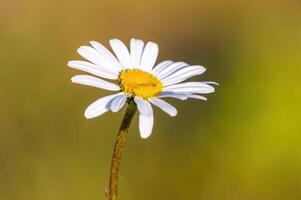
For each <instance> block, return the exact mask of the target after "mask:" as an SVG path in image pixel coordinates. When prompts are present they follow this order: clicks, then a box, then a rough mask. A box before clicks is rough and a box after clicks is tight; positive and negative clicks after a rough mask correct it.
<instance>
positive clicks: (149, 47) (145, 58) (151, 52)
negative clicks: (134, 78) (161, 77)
mask: <svg viewBox="0 0 301 200" xmlns="http://www.w3.org/2000/svg"><path fill="white" fill-rule="evenodd" d="M158 53H159V47H158V45H157V44H156V43H154V42H148V43H147V44H146V46H145V48H144V51H143V54H142V58H141V69H142V70H144V71H147V72H150V71H151V70H152V68H153V66H154V65H155V63H156V60H157V57H158Z"/></svg>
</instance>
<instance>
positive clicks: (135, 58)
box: [130, 38, 144, 69]
mask: <svg viewBox="0 0 301 200" xmlns="http://www.w3.org/2000/svg"><path fill="white" fill-rule="evenodd" d="M130 46H131V58H132V63H133V67H134V68H137V69H139V68H140V61H141V57H142V53H143V48H144V42H143V41H142V40H138V39H134V38H133V39H131V44H130Z"/></svg>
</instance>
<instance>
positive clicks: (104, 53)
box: [90, 41, 124, 71]
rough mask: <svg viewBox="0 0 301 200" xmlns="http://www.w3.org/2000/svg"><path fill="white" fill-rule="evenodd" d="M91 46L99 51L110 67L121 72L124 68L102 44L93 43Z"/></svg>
mask: <svg viewBox="0 0 301 200" xmlns="http://www.w3.org/2000/svg"><path fill="white" fill-rule="evenodd" d="M90 44H91V45H92V46H93V47H94V48H95V49H96V50H97V51H98V53H99V54H100V55H101V56H102V57H103V59H104V60H103V62H105V63H107V65H108V66H110V67H112V68H114V69H115V70H117V71H121V70H123V69H124V68H123V67H122V65H121V64H120V63H119V62H118V60H117V59H116V58H115V56H114V55H113V54H112V53H111V52H110V51H109V50H108V49H107V48H106V47H104V46H103V45H102V44H100V43H99V42H96V41H91V42H90Z"/></svg>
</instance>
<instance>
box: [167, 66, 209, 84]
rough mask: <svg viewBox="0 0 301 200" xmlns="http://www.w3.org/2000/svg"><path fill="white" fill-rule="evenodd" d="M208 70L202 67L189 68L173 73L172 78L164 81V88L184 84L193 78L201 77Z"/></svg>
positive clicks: (169, 77)
mask: <svg viewBox="0 0 301 200" xmlns="http://www.w3.org/2000/svg"><path fill="white" fill-rule="evenodd" d="M205 71H206V69H205V68H204V67H202V66H189V67H185V68H183V69H180V70H179V71H177V72H175V73H173V74H172V75H171V76H168V77H166V78H165V79H163V80H162V83H163V85H164V86H168V85H171V84H175V83H179V82H182V81H184V80H186V79H188V78H190V77H192V76H196V75H200V74H202V73H204V72H205Z"/></svg>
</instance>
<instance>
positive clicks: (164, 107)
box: [149, 98, 177, 117]
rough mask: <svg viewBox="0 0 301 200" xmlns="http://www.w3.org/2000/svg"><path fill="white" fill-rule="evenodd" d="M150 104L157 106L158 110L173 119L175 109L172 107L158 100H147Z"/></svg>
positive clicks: (175, 112)
mask: <svg viewBox="0 0 301 200" xmlns="http://www.w3.org/2000/svg"><path fill="white" fill-rule="evenodd" d="M149 101H150V102H151V103H152V104H154V105H156V106H158V107H159V108H161V109H162V110H163V111H164V112H166V113H167V114H169V115H170V116H171V117H174V116H176V115H177V109H176V108H175V107H173V106H172V105H170V104H169V103H167V102H166V101H163V100H161V99H158V98H152V99H150V100H149Z"/></svg>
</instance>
